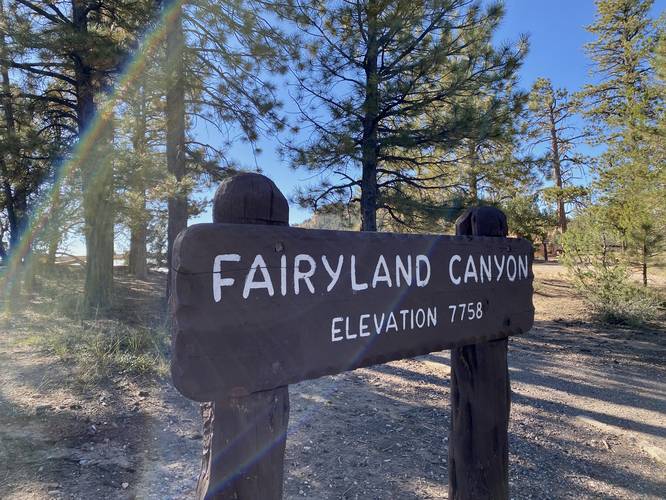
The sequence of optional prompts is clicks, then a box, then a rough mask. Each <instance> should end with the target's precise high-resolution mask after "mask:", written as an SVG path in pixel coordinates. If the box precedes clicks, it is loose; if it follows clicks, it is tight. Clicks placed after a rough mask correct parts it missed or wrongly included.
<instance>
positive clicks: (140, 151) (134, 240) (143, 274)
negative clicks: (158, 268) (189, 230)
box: [128, 78, 149, 279]
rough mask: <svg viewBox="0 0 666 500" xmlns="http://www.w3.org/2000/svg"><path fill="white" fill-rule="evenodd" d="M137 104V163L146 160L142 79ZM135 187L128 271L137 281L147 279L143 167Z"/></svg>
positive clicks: (137, 169) (135, 141) (145, 124)
mask: <svg viewBox="0 0 666 500" xmlns="http://www.w3.org/2000/svg"><path fill="white" fill-rule="evenodd" d="M137 95H138V99H139V102H138V103H136V105H135V108H134V109H135V110H134V135H133V137H132V147H133V149H134V153H135V155H136V157H137V158H138V159H139V162H143V161H145V159H146V153H147V151H148V145H147V144H146V133H147V128H148V127H147V117H146V94H145V86H144V82H143V78H142V79H141V83H140V85H139V89H138V91H137ZM134 182H135V185H134V186H133V189H134V190H135V191H136V193H137V194H138V195H139V199H140V206H139V207H134V208H138V210H136V211H132V214H131V217H132V218H133V220H131V221H130V250H129V262H128V268H129V269H128V271H129V273H130V274H132V275H134V276H136V277H137V278H139V279H146V278H147V277H148V254H147V251H146V236H147V234H148V220H149V215H148V211H147V209H146V174H145V165H143V164H141V163H140V164H139V165H137V168H136V175H135V176H134Z"/></svg>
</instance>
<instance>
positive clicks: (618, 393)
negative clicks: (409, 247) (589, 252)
mask: <svg viewBox="0 0 666 500" xmlns="http://www.w3.org/2000/svg"><path fill="white" fill-rule="evenodd" d="M535 274H536V276H537V281H536V284H535V290H536V294H535V304H536V308H537V320H536V323H535V327H534V329H533V330H532V331H531V332H530V333H529V334H527V335H525V336H521V337H514V338H512V339H511V340H510V348H509V366H510V372H511V377H512V408H511V424H510V429H509V432H510V450H511V456H510V467H511V468H510V485H511V497H512V498H520V499H522V498H538V499H544V498H627V499H634V498H654V499H657V498H664V497H666V332H665V331H664V328H663V325H655V326H654V327H653V328H647V329H640V330H638V329H628V328H609V327H604V326H600V325H597V324H594V323H591V322H589V321H588V317H589V315H588V314H587V311H586V310H585V307H584V304H583V302H582V301H581V300H579V299H578V298H576V297H575V294H574V293H573V291H572V290H571V287H570V286H569V284H568V282H567V281H566V279H565V278H564V277H563V275H564V273H563V270H562V269H561V268H560V267H559V266H557V265H535ZM161 280H162V278H161V277H159V276H158V275H155V276H153V277H152V278H151V281H150V282H146V283H144V284H143V285H144V287H143V288H142V290H143V291H142V292H140V294H141V293H142V294H143V295H140V297H142V298H143V300H144V302H145V301H147V302H151V301H152V303H154V306H155V308H156V310H159V307H160V306H159V303H160V299H159V296H160V294H161V292H160V290H161V285H162V281H161ZM136 293H139V292H136ZM135 295H136V294H135ZM128 296H132V294H131V293H129V292H128ZM135 298H136V296H135ZM128 314H129V312H128ZM30 328H31V325H30V323H29V322H28V321H26V318H25V317H23V316H22V315H21V314H15V315H13V316H12V317H11V318H10V319H9V320H7V321H6V322H5V323H4V324H0V497H1V498H12V499H14V498H15V499H19V498H21V499H42V498H76V499H91V498H120V499H123V498H127V499H129V498H142V499H143V498H147V499H169V498H191V497H192V492H193V488H194V486H195V482H196V476H197V474H198V471H199V467H200V457H201V434H200V432H201V430H200V423H201V419H200V416H199V408H198V405H197V404H195V403H192V402H190V401H188V400H186V399H184V398H182V397H181V396H180V395H179V394H178V393H177V392H176V391H175V390H174V389H173V388H172V387H171V386H170V384H169V382H168V381H167V380H154V379H153V380H150V379H141V378H137V377H128V376H124V375H121V374H117V375H114V376H112V377H110V378H109V379H108V380H107V381H106V382H105V383H103V384H102V385H101V387H100V386H99V385H95V386H90V385H85V384H81V383H80V381H79V380H78V378H77V376H76V373H77V372H76V367H75V366H71V365H68V364H66V363H64V362H63V361H61V360H59V359H58V358H57V357H55V356H53V355H50V354H48V353H47V352H44V351H40V350H39V349H37V348H36V347H35V346H34V345H32V344H30V343H26V342H21V341H20V339H21V338H22V337H25V336H30V335H34V332H33V331H30ZM45 329H46V330H48V327H45ZM449 375H450V368H449V353H448V351H443V352H440V353H434V354H431V355H428V356H423V357H420V358H417V359H413V360H405V361H400V362H393V363H389V364H386V365H381V366H376V367H373V368H367V369H362V370H357V371H354V372H350V373H346V374H343V375H338V376H334V377H326V378H322V379H319V380H316V381H311V382H306V383H302V384H298V385H295V386H292V387H290V395H291V414H290V425H289V435H288V440H287V443H288V444H287V456H286V462H285V468H286V471H285V497H286V498H313V499H325V498H346V499H361V498H362V499H374V498H400V499H402V498H405V499H409V498H447V482H448V477H447V435H448V428H449V410H450V405H449V384H450V379H449Z"/></svg>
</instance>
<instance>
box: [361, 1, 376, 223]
mask: <svg viewBox="0 0 666 500" xmlns="http://www.w3.org/2000/svg"><path fill="white" fill-rule="evenodd" d="M367 8H368V43H367V54H366V61H365V101H364V103H363V138H362V143H361V149H362V150H361V164H362V168H363V172H362V176H361V231H377V204H378V201H379V200H378V193H379V190H378V187H377V156H378V141H377V126H378V123H377V117H378V114H379V83H378V73H377V60H378V56H379V52H378V46H379V44H378V40H377V37H378V33H377V16H378V14H379V12H378V7H377V5H376V2H375V1H372V0H371V1H370V2H369V4H368V7H367Z"/></svg>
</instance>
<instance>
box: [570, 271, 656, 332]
mask: <svg viewBox="0 0 666 500" xmlns="http://www.w3.org/2000/svg"><path fill="white" fill-rule="evenodd" d="M574 285H575V286H576V288H577V289H578V291H579V292H580V293H581V295H582V296H583V297H584V298H585V299H586V300H587V302H588V303H589V304H590V306H591V307H592V309H593V312H594V313H595V315H596V316H597V317H598V319H600V320H601V321H603V322H605V323H615V324H617V323H620V324H630V325H640V324H641V323H645V322H649V321H652V320H654V319H656V318H657V317H658V316H659V315H660V310H661V308H662V301H661V300H660V297H659V296H658V295H657V293H656V292H654V291H652V290H650V289H649V288H646V287H642V286H638V285H636V284H635V283H633V282H632V281H631V280H630V277H629V272H628V270H627V269H626V268H625V267H624V266H620V265H618V266H613V267H601V266H598V267H590V268H587V269H579V270H578V271H577V272H575V273H574Z"/></svg>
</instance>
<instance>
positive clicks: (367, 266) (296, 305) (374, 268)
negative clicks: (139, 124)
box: [171, 223, 534, 401]
mask: <svg viewBox="0 0 666 500" xmlns="http://www.w3.org/2000/svg"><path fill="white" fill-rule="evenodd" d="M173 266H174V269H173V270H174V282H173V286H174V289H173V295H172V299H171V300H172V308H173V314H174V316H173V318H174V337H173V358H172V376H173V380H174V383H175V385H176V387H177V388H178V389H179V390H180V392H182V393H183V394H184V395H185V396H187V397H188V398H190V399H194V400H197V401H212V400H220V399H222V398H225V397H237V396H242V395H246V394H251V393H254V392H258V391H264V390H268V389H274V388H276V387H280V386H285V385H288V384H292V383H297V382H300V381H302V380H305V379H311V378H316V377H320V376H322V375H328V374H335V373H340V372H342V371H346V370H351V369H354V368H358V367H362V366H368V365H373V364H377V363H384V362H387V361H391V360H396V359H402V358H406V357H412V356H417V355H421V354H426V353H429V352H433V351H438V350H442V349H447V348H452V347H455V346H461V345H467V344H474V343H478V342H482V341H487V340H492V339H498V338H502V337H506V336H508V335H513V334H520V333H523V332H526V331H527V330H529V329H530V328H531V326H532V323H533V318H534V309H533V306H532V278H533V275H532V245H531V243H529V242H528V241H526V240H523V239H515V238H502V237H479V236H438V235H405V234H390V233H359V232H344V231H322V230H311V229H299V228H290V227H280V226H266V225H240V224H215V223H213V224H199V225H195V226H192V227H190V228H188V229H187V230H186V231H184V232H183V233H181V234H180V236H179V237H178V239H177V241H176V244H175V248H174V259H173Z"/></svg>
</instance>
